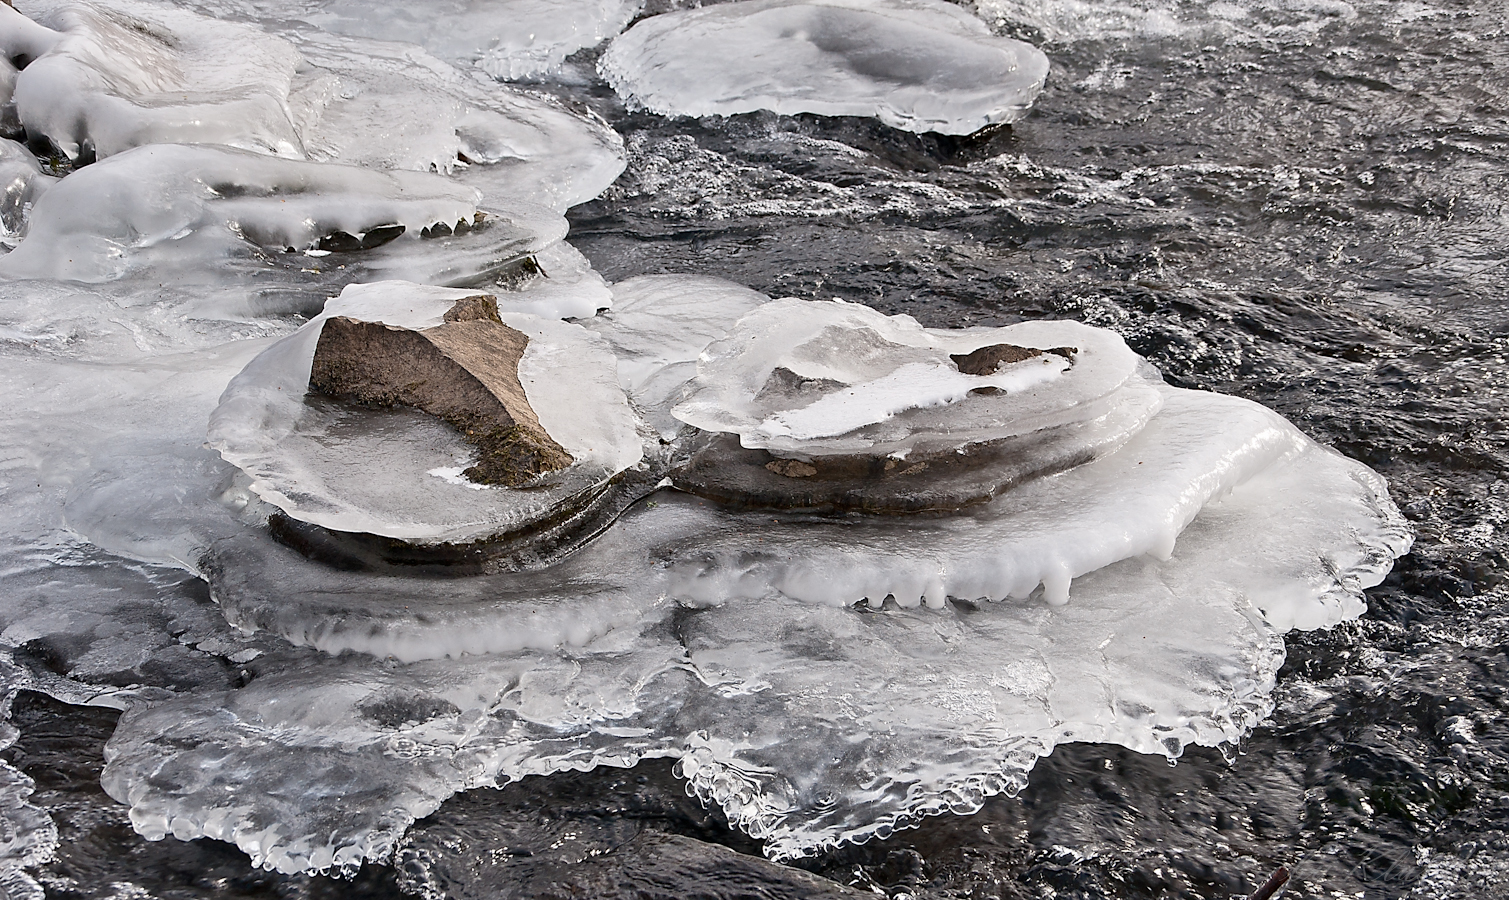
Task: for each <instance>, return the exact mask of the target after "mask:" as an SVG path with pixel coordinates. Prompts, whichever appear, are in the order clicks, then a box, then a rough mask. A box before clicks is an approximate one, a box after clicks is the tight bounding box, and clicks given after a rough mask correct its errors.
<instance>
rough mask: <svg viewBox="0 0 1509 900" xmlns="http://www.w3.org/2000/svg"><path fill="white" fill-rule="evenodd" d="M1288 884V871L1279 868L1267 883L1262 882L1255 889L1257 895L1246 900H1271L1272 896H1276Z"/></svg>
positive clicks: (1281, 867)
mask: <svg viewBox="0 0 1509 900" xmlns="http://www.w3.org/2000/svg"><path fill="white" fill-rule="evenodd" d="M1288 883H1289V870H1288V869H1286V868H1284V867H1283V866H1279V867H1278V871H1277V872H1274V873H1273V875H1272V876H1270V877H1269V879H1268V880H1267V881H1265V882H1263V886H1262V887H1260V888H1258V889H1257V893H1255V894H1253V895H1252V896H1251V897H1248V898H1247V900H1272V898H1273V895H1274V894H1277V893H1278V892H1279V891H1280V890H1281V889H1282V888H1283V886H1284V885H1286V884H1288Z"/></svg>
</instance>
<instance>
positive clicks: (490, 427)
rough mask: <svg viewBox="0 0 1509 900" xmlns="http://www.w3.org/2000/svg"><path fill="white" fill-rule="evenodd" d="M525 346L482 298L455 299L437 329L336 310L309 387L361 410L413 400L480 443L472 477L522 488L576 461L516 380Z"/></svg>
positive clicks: (492, 304)
mask: <svg viewBox="0 0 1509 900" xmlns="http://www.w3.org/2000/svg"><path fill="white" fill-rule="evenodd" d="M528 343H529V338H528V337H527V336H526V335H524V334H522V333H520V332H518V331H515V330H514V329H512V328H509V327H508V326H507V325H504V324H503V322H502V320H501V319H500V318H499V317H498V304H497V300H496V299H494V298H493V297H490V296H487V295H485V294H482V295H477V296H474V297H467V298H465V299H463V300H460V301H457V303H456V305H455V306H453V307H452V308H451V310H450V311H449V312H447V313H446V315H445V324H443V325H438V326H436V327H434V328H425V329H420V330H414V329H410V328H398V327H394V326H391V325H384V324H382V323H381V322H363V321H361V320H359V319H352V318H347V317H345V316H333V317H331V318H330V319H328V320H326V322H325V327H324V330H323V331H321V332H320V340H319V344H318V345H317V346H316V348H315V352H314V366H313V368H312V369H311V371H310V374H309V387H310V388H311V389H312V390H315V391H319V392H320V393H323V394H327V395H329V396H331V397H335V398H337V399H340V400H346V401H348V402H353V403H359V404H362V405H364V406H411V407H414V408H415V409H420V410H423V411H424V412H427V413H429V414H430V415H433V416H436V417H437V418H440V419H442V420H444V421H445V422H447V423H448V424H450V425H451V426H452V427H453V428H455V429H456V430H458V431H460V432H461V434H462V435H463V436H465V438H466V440H467V441H468V442H469V443H471V444H472V445H474V446H475V447H476V448H477V451H478V453H477V462H476V464H475V465H473V466H472V467H470V468H468V469H467V470H466V472H465V475H466V477H467V478H470V479H471V480H472V481H476V482H479V483H481V484H501V485H507V486H509V487H520V486H522V485H525V484H528V483H530V482H531V481H533V480H534V479H535V478H536V477H537V476H539V475H541V474H543V473H545V472H553V471H557V470H559V469H564V468H566V467H567V466H569V465H571V463H572V462H573V460H572V458H571V454H569V453H567V452H566V450H565V449H564V448H563V447H561V445H560V444H557V443H556V442H555V440H554V439H553V438H551V437H550V435H549V434H548V433H547V432H546V431H545V429H544V428H543V427H542V426H541V425H540V420H539V417H538V416H536V415H535V412H534V410H533V409H531V408H530V406H529V399H528V398H527V397H526V396H525V394H524V387H523V385H521V384H520V383H519V360H520V359H521V358H522V357H523V355H524V348H525V346H526V345H528Z"/></svg>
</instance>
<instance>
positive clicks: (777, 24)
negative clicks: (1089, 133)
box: [599, 0, 1048, 134]
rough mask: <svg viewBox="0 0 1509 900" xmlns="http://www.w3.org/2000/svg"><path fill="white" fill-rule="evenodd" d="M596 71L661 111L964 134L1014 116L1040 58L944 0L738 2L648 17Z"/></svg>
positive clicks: (1032, 93) (1039, 73) (1026, 100)
mask: <svg viewBox="0 0 1509 900" xmlns="http://www.w3.org/2000/svg"><path fill="white" fill-rule="evenodd" d="M599 68H600V70H601V71H602V74H603V76H604V77H605V78H607V79H608V81H609V82H610V83H611V84H612V85H613V87H614V89H615V90H617V91H618V93H619V94H620V95H622V96H623V97H625V98H626V99H629V100H631V101H634V102H637V103H640V104H642V105H643V106H645V107H646V108H648V109H650V110H652V111H654V112H659V113H665V114H674V115H686V116H709V115H731V114H734V113H745V112H753V111H755V110H759V109H768V110H773V111H775V112H778V113H784V114H788V115H789V114H793V113H817V114H819V115H825V116H875V117H877V118H879V119H880V120H881V121H882V122H885V123H886V124H887V125H890V126H892V127H895V128H901V129H905V130H907V131H916V132H926V131H936V132H942V133H944V134H970V133H972V132H975V131H978V130H980V129H981V128H984V127H985V126H987V125H993V124H998V123H1009V122H1014V121H1016V120H1017V119H1019V118H1021V117H1022V116H1023V115H1024V114H1025V113H1026V112H1027V108H1028V107H1029V106H1030V105H1031V104H1032V101H1033V100H1034V99H1035V98H1036V97H1037V95H1038V93H1039V92H1040V91H1041V90H1042V88H1043V82H1044V79H1045V78H1046V77H1047V74H1048V59H1047V57H1045V56H1044V55H1043V54H1042V53H1041V52H1040V51H1038V50H1037V49H1036V48H1034V47H1032V46H1030V45H1028V44H1024V43H1022V42H1020V41H1015V40H1011V39H1009V38H999V37H995V36H993V35H992V34H991V33H990V31H989V29H987V28H986V27H985V25H984V24H983V23H982V22H981V21H980V20H979V19H977V18H975V17H974V16H971V15H970V14H969V13H968V12H966V11H965V10H962V9H960V8H959V7H957V6H954V5H953V4H950V3H945V2H942V0H739V2H735V3H723V4H718V5H716V6H710V7H705V8H701V9H692V10H683V11H680V12H671V13H666V14H664V15H660V16H654V17H651V18H649V19H645V20H643V21H641V22H639V23H637V24H636V25H635V26H634V27H633V28H630V29H629V30H628V31H627V32H625V33H624V34H622V35H621V36H619V37H618V38H617V39H615V40H614V41H613V43H612V44H611V45H610V46H609V48H608V52H607V53H605V54H603V58H602V61H601V63H600V66H599Z"/></svg>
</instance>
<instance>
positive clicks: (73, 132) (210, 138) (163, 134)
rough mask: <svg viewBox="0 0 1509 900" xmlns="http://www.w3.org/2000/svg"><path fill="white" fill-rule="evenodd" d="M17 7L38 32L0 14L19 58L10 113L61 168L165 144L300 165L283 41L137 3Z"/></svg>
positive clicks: (291, 64)
mask: <svg viewBox="0 0 1509 900" xmlns="http://www.w3.org/2000/svg"><path fill="white" fill-rule="evenodd" d="M23 8H24V10H25V11H27V12H31V13H32V14H33V15H34V16H35V17H36V18H37V19H38V22H36V23H33V22H31V21H28V20H27V19H26V17H25V16H23V15H21V13H19V12H16V11H15V10H12V9H6V10H4V11H3V12H0V43H3V45H4V46H5V47H6V49H7V54H6V55H7V57H9V58H11V59H15V58H18V57H24V58H26V59H27V60H29V63H28V64H27V65H26V66H25V68H23V69H22V70H21V71H20V72H19V73H17V74H15V75H14V89H13V90H14V102H15V108H16V114H17V116H18V118H19V121H20V124H21V125H22V126H23V127H24V128H25V129H26V131H27V133H28V134H29V135H31V136H32V137H34V138H46V139H48V140H50V141H52V142H53V143H54V144H55V145H57V147H58V148H59V149H60V150H62V151H63V153H64V154H65V155H66V156H68V157H69V158H70V159H72V158H76V157H78V156H79V155H80V154H81V153H84V154H88V155H95V156H101V157H103V156H109V155H111V154H113V153H119V152H121V151H122V150H127V149H129V148H131V147H136V146H140V145H142V144H151V143H163V142H181V143H213V144H224V145H228V146H233V147H241V148H243V149H247V150H256V151H259V152H264V153H273V154H277V155H280V156H290V157H297V156H301V155H302V145H301V141H300V138H299V135H298V133H297V132H296V130H295V128H294V125H293V123H292V122H291V121H290V119H289V115H288V107H287V97H288V92H289V88H290V86H291V84H292V81H293V77H294V70H295V68H296V67H297V66H298V63H299V56H298V53H297V52H296V51H295V50H294V49H293V47H291V46H290V45H289V44H288V43H287V42H286V41H282V40H279V39H277V38H275V37H272V36H270V35H268V34H266V33H264V32H262V31H260V30H258V29H255V28H251V27H248V26H245V25H238V24H234V23H229V22H219V21H216V20H214V19H209V18H205V17H203V16H198V15H195V14H193V13H188V12H184V11H181V10H177V9H173V8H170V7H163V6H156V5H151V4H146V3H138V2H135V0H121V2H114V0H112V2H111V3H108V4H94V3H58V2H54V0H37V2H32V3H27V4H25V5H24V7H23ZM7 65H12V64H10V63H7ZM12 67H13V66H12Z"/></svg>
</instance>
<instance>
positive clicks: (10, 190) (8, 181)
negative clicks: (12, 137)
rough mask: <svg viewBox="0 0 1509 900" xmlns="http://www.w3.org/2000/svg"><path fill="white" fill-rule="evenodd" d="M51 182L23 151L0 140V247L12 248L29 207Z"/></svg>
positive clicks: (12, 144)
mask: <svg viewBox="0 0 1509 900" xmlns="http://www.w3.org/2000/svg"><path fill="white" fill-rule="evenodd" d="M54 180H55V179H53V178H51V177H50V176H47V175H43V174H42V167H41V166H40V165H38V164H37V160H36V157H34V156H32V155H31V154H30V153H28V152H27V150H26V148H25V147H23V146H21V145H20V144H18V143H16V142H15V141H9V140H5V139H4V138H0V245H3V246H4V247H5V248H6V249H7V250H9V249H12V248H14V247H15V245H16V243H17V242H18V241H19V240H20V238H21V232H22V229H23V227H24V226H25V224H26V219H27V217H28V215H29V214H30V212H31V207H32V205H33V204H35V203H36V202H37V199H38V198H39V197H41V196H42V192H43V191H45V190H47V188H48V186H50V185H51V184H52V183H53V181H54Z"/></svg>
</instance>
